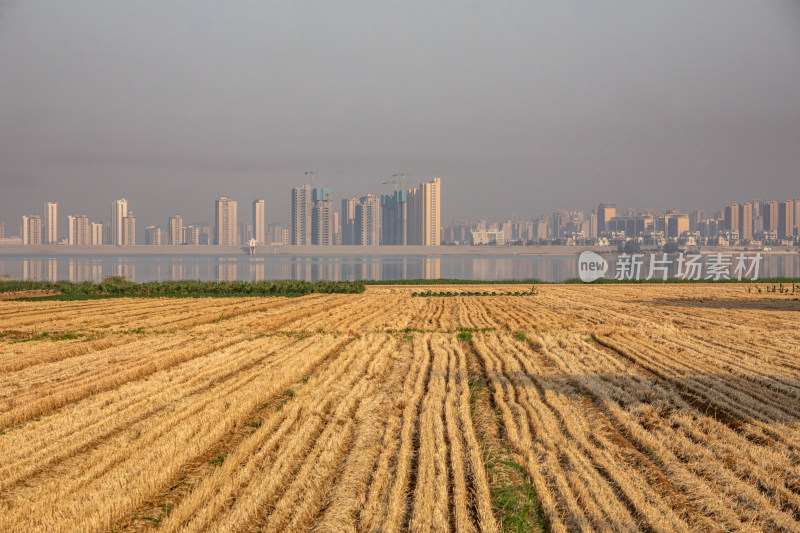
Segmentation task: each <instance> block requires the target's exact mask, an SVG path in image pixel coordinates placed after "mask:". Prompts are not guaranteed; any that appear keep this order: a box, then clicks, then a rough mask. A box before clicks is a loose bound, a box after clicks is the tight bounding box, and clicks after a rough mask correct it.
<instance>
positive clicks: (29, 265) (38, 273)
mask: <svg viewBox="0 0 800 533" xmlns="http://www.w3.org/2000/svg"><path fill="white" fill-rule="evenodd" d="M22 280H23V281H42V260H41V259H23V260H22Z"/></svg>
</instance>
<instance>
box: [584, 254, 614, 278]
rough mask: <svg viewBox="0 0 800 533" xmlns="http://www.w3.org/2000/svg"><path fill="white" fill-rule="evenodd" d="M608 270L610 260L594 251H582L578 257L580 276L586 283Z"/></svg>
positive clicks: (600, 276) (603, 274) (601, 275)
mask: <svg viewBox="0 0 800 533" xmlns="http://www.w3.org/2000/svg"><path fill="white" fill-rule="evenodd" d="M606 272H608V262H607V261H606V260H605V259H603V258H602V257H600V256H599V255H597V254H596V253H594V252H589V251H586V252H581V255H580V257H578V276H579V277H580V278H581V281H583V282H584V283H591V282H593V281H594V280H597V279H600V278H602V277H604V276H605V275H606Z"/></svg>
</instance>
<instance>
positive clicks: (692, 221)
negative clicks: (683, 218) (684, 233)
mask: <svg viewBox="0 0 800 533" xmlns="http://www.w3.org/2000/svg"><path fill="white" fill-rule="evenodd" d="M704 218H706V213H705V211H703V210H702V209H695V210H694V211H692V212H691V213H689V231H691V232H692V233H694V232H695V231H699V225H700V221H701V220H703V219H704Z"/></svg>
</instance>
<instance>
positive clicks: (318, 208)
mask: <svg viewBox="0 0 800 533" xmlns="http://www.w3.org/2000/svg"><path fill="white" fill-rule="evenodd" d="M332 222H333V201H332V200H317V201H315V202H314V208H313V210H312V213H311V244H316V245H319V246H330V245H332V244H333V228H332V225H333V224H332Z"/></svg>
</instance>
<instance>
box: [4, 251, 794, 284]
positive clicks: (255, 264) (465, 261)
mask: <svg viewBox="0 0 800 533" xmlns="http://www.w3.org/2000/svg"><path fill="white" fill-rule="evenodd" d="M605 257H606V259H607V260H608V261H609V263H611V264H612V265H613V264H614V261H615V257H616V254H607V255H606V256H605ZM673 273H674V269H672V270H671V271H670V276H672V275H673ZM107 276H124V277H126V278H127V279H130V280H133V281H137V282H145V281H166V280H203V281H225V280H227V281H233V280H240V281H260V280H271V279H298V280H306V281H317V280H334V281H340V280H350V281H352V280H357V279H371V280H401V279H436V278H456V279H475V280H500V279H528V278H536V279H540V280H543V281H554V282H557V281H564V280H565V279H568V278H575V277H577V276H578V256H577V255H567V256H564V255H553V256H542V255H516V256H509V255H497V256H492V255H442V256H435V255H424V256H423V255H410V256H401V255H375V256H370V255H366V256H353V255H347V256H344V255H343V256H335V255H333V256H289V255H270V256H248V255H233V256H215V255H127V256H113V255H83V256H65V255H58V256H25V255H0V277H4V278H6V279H15V280H47V281H57V280H69V281H73V282H81V281H93V282H99V281H101V280H102V279H103V278H105V277H107ZM609 277H611V275H609ZM759 277H762V278H763V277H800V254H780V255H765V256H764V260H763V263H762V265H761V272H760V273H759Z"/></svg>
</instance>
